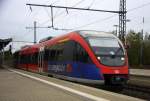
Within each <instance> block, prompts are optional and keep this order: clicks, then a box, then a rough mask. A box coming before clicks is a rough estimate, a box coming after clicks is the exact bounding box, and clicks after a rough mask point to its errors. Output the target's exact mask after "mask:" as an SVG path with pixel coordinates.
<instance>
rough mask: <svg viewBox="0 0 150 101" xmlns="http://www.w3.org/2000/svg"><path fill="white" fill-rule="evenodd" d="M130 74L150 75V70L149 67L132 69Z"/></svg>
mask: <svg viewBox="0 0 150 101" xmlns="http://www.w3.org/2000/svg"><path fill="white" fill-rule="evenodd" d="M130 74H131V75H139V76H149V77H150V70H149V69H130Z"/></svg>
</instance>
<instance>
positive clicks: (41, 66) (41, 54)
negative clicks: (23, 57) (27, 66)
mask: <svg viewBox="0 0 150 101" xmlns="http://www.w3.org/2000/svg"><path fill="white" fill-rule="evenodd" d="M43 69H44V47H40V51H39V54H38V70H39V73H42V72H43Z"/></svg>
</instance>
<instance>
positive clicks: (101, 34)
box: [77, 30, 115, 37]
mask: <svg viewBox="0 0 150 101" xmlns="http://www.w3.org/2000/svg"><path fill="white" fill-rule="evenodd" d="M77 32H78V33H79V34H80V35H82V36H83V37H92V36H95V37H115V35H113V34H112V33H110V32H103V31H95V30H80V31H77Z"/></svg>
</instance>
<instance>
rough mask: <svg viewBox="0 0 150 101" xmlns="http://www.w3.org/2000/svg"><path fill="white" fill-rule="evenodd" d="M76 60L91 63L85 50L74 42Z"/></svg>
mask: <svg viewBox="0 0 150 101" xmlns="http://www.w3.org/2000/svg"><path fill="white" fill-rule="evenodd" d="M76 61H79V62H83V63H92V61H91V59H90V57H89V55H88V53H87V52H86V50H85V49H84V48H83V47H82V46H81V45H80V44H79V43H77V42H76Z"/></svg>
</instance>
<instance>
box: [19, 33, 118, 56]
mask: <svg viewBox="0 0 150 101" xmlns="http://www.w3.org/2000/svg"><path fill="white" fill-rule="evenodd" d="M78 36H82V37H90V36H95V37H115V35H113V34H110V33H108V32H100V31H94V30H78V31H73V32H70V33H67V34H64V35H61V36H58V37H54V38H51V39H50V40H47V41H44V42H41V43H37V44H34V45H31V46H29V47H25V48H23V49H21V54H26V53H27V54H29V53H34V52H38V51H39V48H40V47H42V46H48V45H52V44H56V43H58V42H63V41H67V40H71V39H73V40H77V41H78V39H77V38H78Z"/></svg>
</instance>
